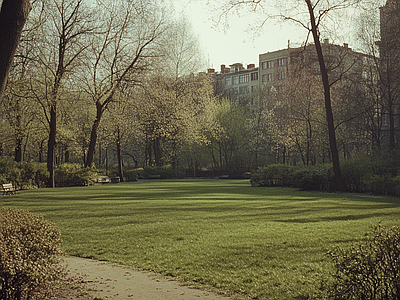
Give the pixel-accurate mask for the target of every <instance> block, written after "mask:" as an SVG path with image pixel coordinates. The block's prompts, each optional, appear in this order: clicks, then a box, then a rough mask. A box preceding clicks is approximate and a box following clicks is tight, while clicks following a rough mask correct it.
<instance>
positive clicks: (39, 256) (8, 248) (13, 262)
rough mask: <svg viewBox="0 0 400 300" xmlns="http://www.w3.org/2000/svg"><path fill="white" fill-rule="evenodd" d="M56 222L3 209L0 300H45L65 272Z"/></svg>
mask: <svg viewBox="0 0 400 300" xmlns="http://www.w3.org/2000/svg"><path fill="white" fill-rule="evenodd" d="M60 244H61V237H60V232H59V230H58V229H57V228H56V227H55V225H54V224H53V223H50V222H47V221H45V220H44V219H43V217H42V216H39V215H34V214H31V213H29V212H27V211H24V210H17V209H7V208H0V286H1V290H0V299H3V300H11V299H12V300H20V299H43V298H44V296H43V295H45V294H46V293H48V292H49V291H50V286H51V283H54V282H55V281H56V280H58V279H60V278H61V276H63V274H64V271H63V269H62V267H60V265H59V261H60V255H61V254H62V252H61V250H60V248H59V247H60Z"/></svg>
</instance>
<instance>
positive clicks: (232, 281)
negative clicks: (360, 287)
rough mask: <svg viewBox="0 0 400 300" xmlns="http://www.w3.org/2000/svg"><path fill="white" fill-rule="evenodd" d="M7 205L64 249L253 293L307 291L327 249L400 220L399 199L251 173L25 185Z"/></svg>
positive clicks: (306, 294) (304, 295) (314, 287)
mask: <svg viewBox="0 0 400 300" xmlns="http://www.w3.org/2000/svg"><path fill="white" fill-rule="evenodd" d="M0 203H1V204H2V205H4V206H13V207H18V208H24V209H28V210H29V211H31V212H34V213H41V214H43V215H44V216H45V218H46V219H47V220H51V221H53V222H55V223H56V224H57V225H58V226H59V227H60V228H61V230H62V234H63V240H64V244H63V247H64V249H65V251H66V252H67V253H68V254H71V255H77V256H82V257H91V258H96V259H100V260H107V261H112V262H117V263H120V264H124V265H129V266H132V267H134V268H138V269H147V270H153V271H156V272H161V273H163V274H166V275H170V276H175V277H177V278H178V279H179V280H181V281H187V282H190V283H194V284H195V285H204V286H206V287H207V288H211V289H214V290H218V291H219V292H222V293H224V292H226V293H228V294H229V293H234V294H242V295H247V296H249V297H253V298H255V299H308V298H310V297H313V296H315V295H317V293H318V288H319V286H320V283H321V280H322V278H323V277H324V276H327V273H328V272H329V271H330V270H331V269H332V262H331V261H330V260H329V258H327V256H326V252H327V250H329V249H331V248H332V247H333V246H334V245H337V244H340V245H344V244H345V243H348V242H352V241H359V240H360V239H362V238H363V237H364V235H365V233H366V232H368V231H370V230H371V229H372V226H373V225H375V224H377V223H378V222H382V224H383V225H394V224H396V225H398V224H399V223H400V201H399V199H395V198H384V197H368V196H365V195H353V194H329V193H318V192H300V191H296V190H294V189H282V188H254V187H251V186H250V183H249V181H248V180H170V181H163V180H154V181H145V182H137V183H120V184H108V185H101V186H92V187H77V188H58V189H37V190H30V191H21V192H20V193H19V194H18V195H16V196H11V197H5V198H4V199H3V200H0Z"/></svg>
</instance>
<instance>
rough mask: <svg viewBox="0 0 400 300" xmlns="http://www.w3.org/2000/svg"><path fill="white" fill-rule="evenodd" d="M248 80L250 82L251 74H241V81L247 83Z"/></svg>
mask: <svg viewBox="0 0 400 300" xmlns="http://www.w3.org/2000/svg"><path fill="white" fill-rule="evenodd" d="M246 82H249V74H245V75H240V76H239V83H246Z"/></svg>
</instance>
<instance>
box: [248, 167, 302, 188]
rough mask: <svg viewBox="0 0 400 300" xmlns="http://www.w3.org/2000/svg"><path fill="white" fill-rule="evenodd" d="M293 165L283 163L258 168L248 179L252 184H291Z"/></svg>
mask: <svg viewBox="0 0 400 300" xmlns="http://www.w3.org/2000/svg"><path fill="white" fill-rule="evenodd" d="M294 170H295V167H293V166H289V165H283V164H275V165H269V166H267V167H261V168H258V170H257V171H256V172H254V173H253V175H252V176H251V179H250V183H251V185H252V186H292V181H293V180H292V179H293V173H294Z"/></svg>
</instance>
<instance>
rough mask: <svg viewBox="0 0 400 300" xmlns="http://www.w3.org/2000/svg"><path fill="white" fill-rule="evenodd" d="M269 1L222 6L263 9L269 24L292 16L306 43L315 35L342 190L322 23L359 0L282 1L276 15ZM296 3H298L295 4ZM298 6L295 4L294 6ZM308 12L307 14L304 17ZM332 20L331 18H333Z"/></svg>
mask: <svg viewBox="0 0 400 300" xmlns="http://www.w3.org/2000/svg"><path fill="white" fill-rule="evenodd" d="M266 2H267V1H265V0H264V1H263V0H243V1H236V0H235V1H226V2H225V5H224V6H223V8H222V14H221V16H222V15H224V14H225V15H226V14H228V13H229V12H231V11H234V10H235V9H237V8H238V7H240V6H243V5H245V6H247V7H249V8H250V9H251V10H252V11H255V12H256V11H262V12H264V13H265V14H266V17H265V19H264V22H263V23H262V25H264V24H266V23H267V21H268V20H269V19H270V18H273V17H277V16H278V17H280V18H283V19H284V20H292V21H294V22H296V23H297V24H300V25H301V26H302V27H303V28H305V29H306V30H307V38H306V43H307V42H308V39H309V36H312V38H313V41H314V46H315V51H316V54H317V57H318V62H319V69H320V76H321V81H322V84H323V88H324V103H325V114H326V120H327V128H328V136H329V144H330V152H331V157H332V162H333V170H334V173H335V183H336V187H335V189H337V190H343V187H344V183H343V178H342V174H341V169H340V163H339V152H338V148H337V142H336V134H335V122H334V117H333V111H332V103H331V102H332V101H331V91H330V89H331V85H332V82H330V79H329V75H328V69H327V66H326V63H325V60H324V53H323V51H322V46H321V31H322V23H323V21H324V20H326V19H327V16H328V15H329V14H331V13H332V12H334V11H337V10H339V9H345V8H347V7H350V6H351V5H354V4H356V3H357V2H359V1H358V0H353V1H346V0H336V1H322V0H317V1H311V0H296V1H290V2H287V3H281V4H280V6H282V7H279V9H280V11H279V9H278V12H277V13H276V14H275V15H272V14H271V13H269V12H268V9H267V7H268V8H270V7H271V5H267V3H266ZM295 3H296V4H297V3H298V4H299V5H295ZM301 3H302V4H303V7H304V9H303V10H302V9H301V6H300V4H301ZM285 5H288V6H291V7H292V8H291V9H290V10H288V9H284V6H285ZM293 7H295V8H293ZM305 14H307V16H308V17H304V15H305ZM331 20H332V19H331Z"/></svg>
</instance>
